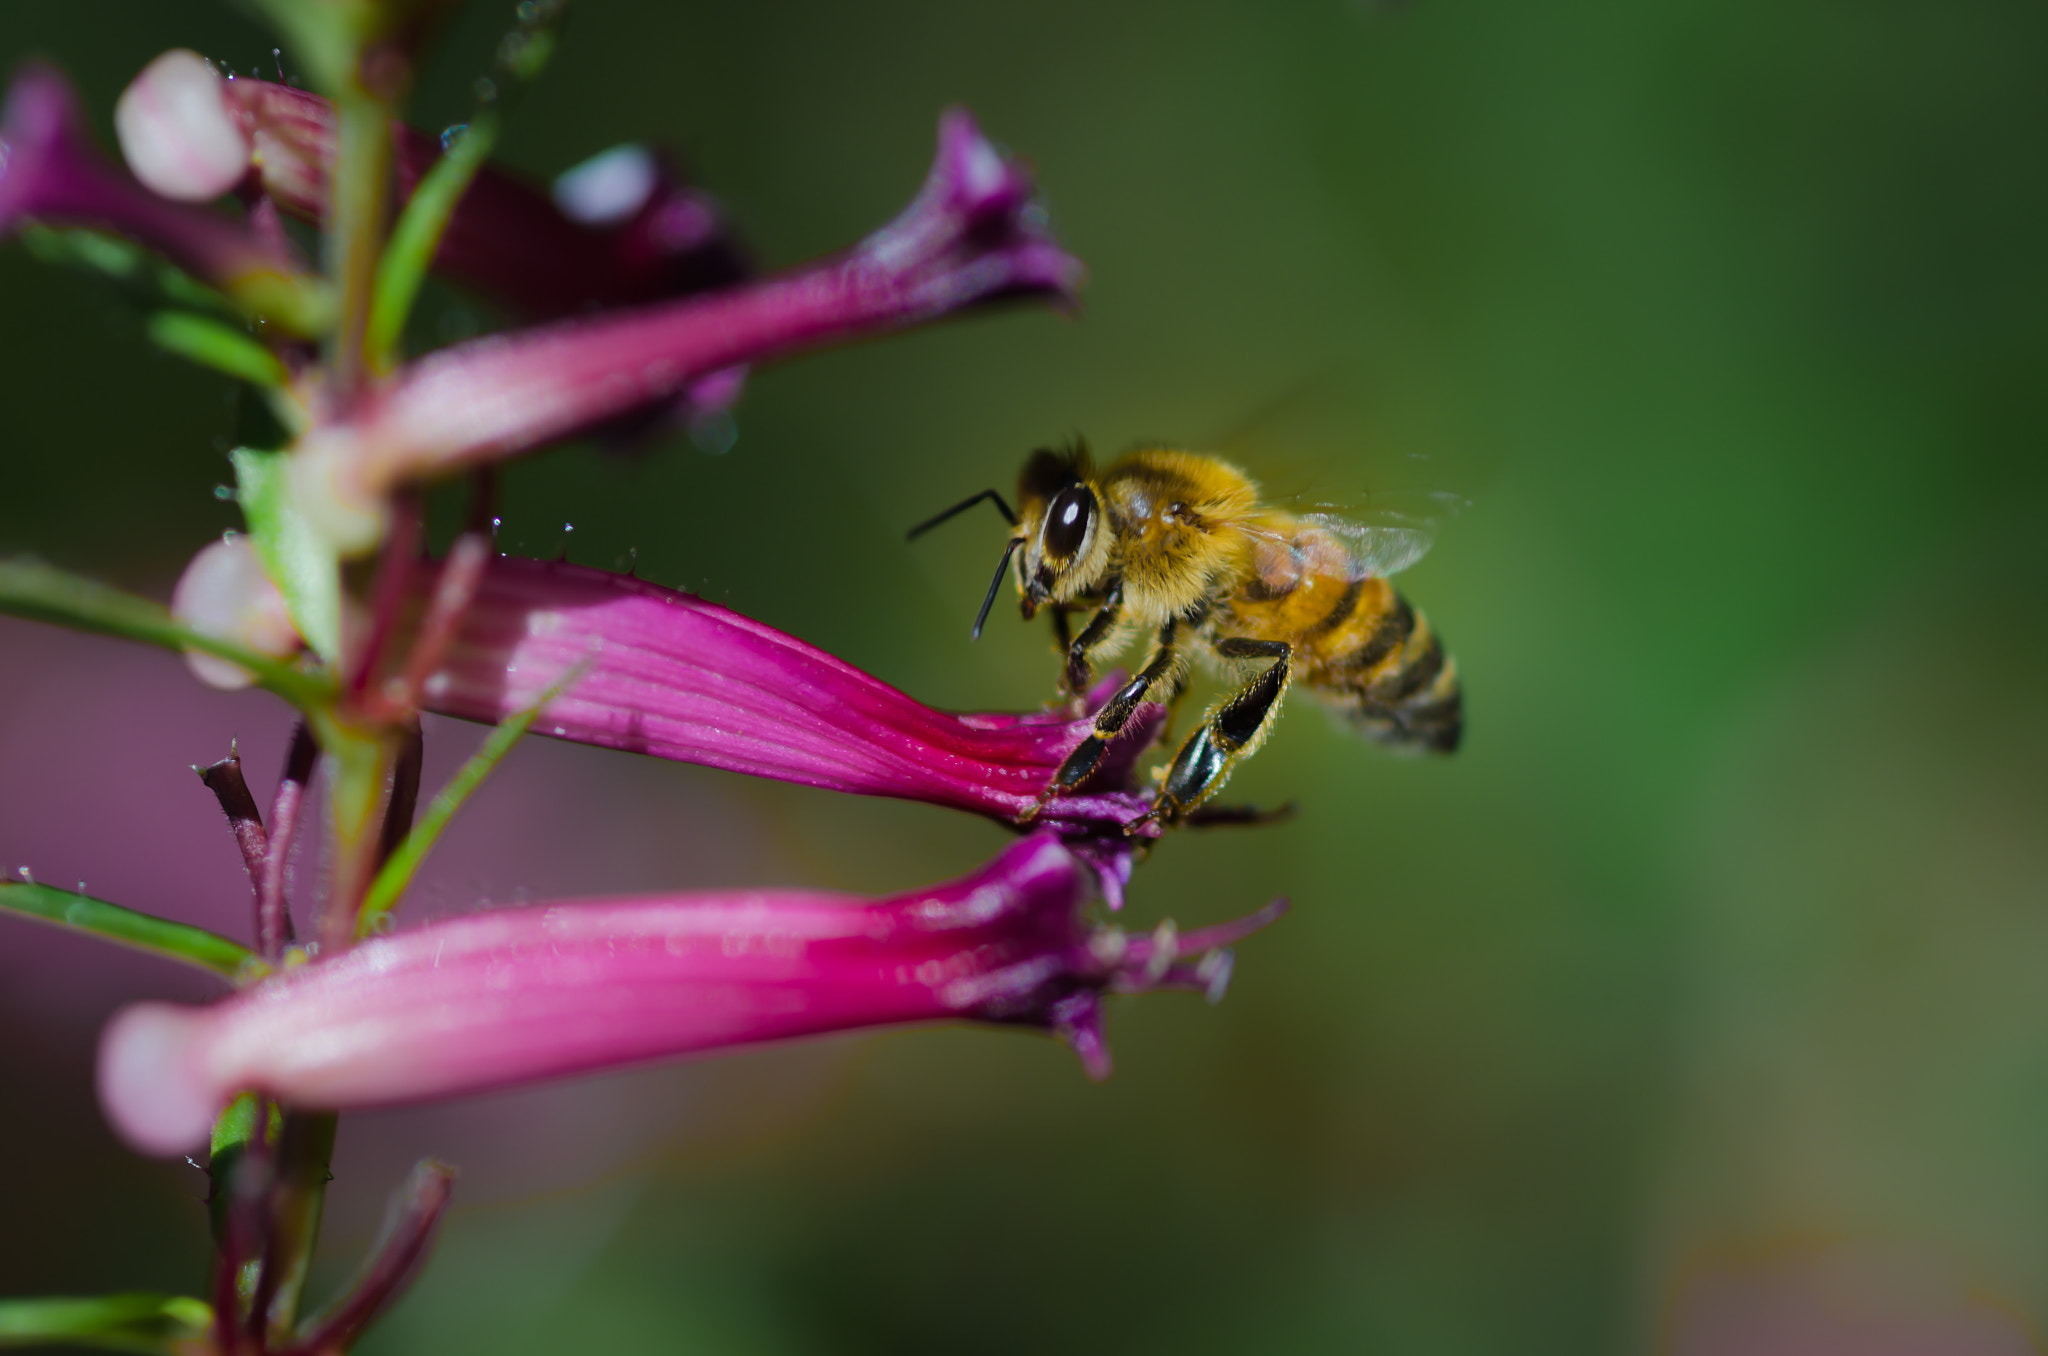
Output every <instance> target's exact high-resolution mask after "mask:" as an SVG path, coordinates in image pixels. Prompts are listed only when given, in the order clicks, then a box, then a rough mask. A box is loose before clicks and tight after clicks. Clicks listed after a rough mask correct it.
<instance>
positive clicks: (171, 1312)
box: [0, 1294, 213, 1352]
mask: <svg viewBox="0 0 2048 1356" xmlns="http://www.w3.org/2000/svg"><path fill="white" fill-rule="evenodd" d="M212 1327H213V1309H212V1307H211V1306H210V1305H208V1304H207V1303H206V1301H205V1300H198V1299H193V1298H192V1297H191V1296H189V1295H152V1294H126V1295H98V1296H94V1297H92V1298H90V1299H72V1298H51V1299H18V1300H0V1347H25V1346H75V1347H98V1348H99V1349H100V1350H102V1351H148V1352H175V1351H178V1350H180V1349H181V1348H185V1347H187V1346H188V1344H190V1343H195V1342H198V1341H201V1340H202V1339H204V1338H205V1337H206V1335H207V1333H208V1331H209V1330H210V1329H211V1328H212Z"/></svg>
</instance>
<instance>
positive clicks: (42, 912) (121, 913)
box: [0, 881, 270, 984]
mask: <svg viewBox="0 0 2048 1356" xmlns="http://www.w3.org/2000/svg"><path fill="white" fill-rule="evenodd" d="M0 909H8V910H11V911H12V912H14V913H18V914H21V915H22V916H24V917H27V918H37V919H41V920H42V921H43V922H46V923H55V924H56V925H57V926H59V927H66V928H72V929H74V930H76V931H79V932H90V933H92V934H93V935H95V936H98V937H104V938H106V939H107V940H108V941H110V942H119V943H121V944H122V945H123V946H132V947H134V948H135V949H136V950H138V951H148V952H151V953H153V954H155V955H158V956H164V957H167V958H168V959H171V960H179V961H184V962H185V963H186V964H187V965H196V966H198V967H199V968H200V969H202V970H211V971H212V972H213V973H215V974H217V975H219V976H221V977H222V978H224V979H227V980H230V981H232V982H233V983H236V984H246V983H248V982H249V981H250V980H253V979H258V978H261V977H262V976H264V975H266V974H269V973H270V967H269V966H268V965H265V964H264V963H263V961H262V960H261V959H260V958H258V957H257V955H256V953H255V952H253V951H251V950H249V949H248V948H247V947H245V946H243V945H241V944H240V943H238V942H232V941H229V940H228V939H227V938H226V937H223V936H221V935H220V934H219V933H217V932H208V931H207V930H206V929H205V928H195V927H190V926H188V925H186V924H184V923H173V922H171V921H170V920H169V919H168V918H157V917H154V916H153V915H150V914H146V913H137V912H136V911H135V910H133V909H124V908H122V907H121V906H120V905H119V904H109V903H108V902H107V901H106V900H104V899H94V898H93V897H92V896H90V895H81V894H74V893H73V892H72V891H70V890H59V889H57V888H56V887H54V886H50V885H38V884H36V883H35V882H33V881H0Z"/></svg>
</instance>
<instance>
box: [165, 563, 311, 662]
mask: <svg viewBox="0 0 2048 1356" xmlns="http://www.w3.org/2000/svg"><path fill="white" fill-rule="evenodd" d="M171 615H172V616H174V617H176V618H177V619H178V620H179V621H181V622H183V623H185V625H187V626H189V627H191V628H192V629H193V630H194V631H197V632H199V633H200V634H201V635H203V636H211V637H213V638H214V639H216V640H227V641H233V642H234V643H235V644H237V645H241V646H244V647H245V648H247V649H251V650H254V651H256V653H258V654H267V655H271V656H273V657H275V658H279V659H282V658H284V657H286V656H287V655H292V654H296V653H298V650H299V647H300V646H301V644H303V642H302V641H301V640H300V639H299V633H298V631H297V629H296V628H294V627H293V626H292V618H291V613H290V612H289V611H288V610H287V609H286V607H285V601H284V595H283V594H282V593H279V592H278V591H277V585H275V584H273V583H271V582H270V576H269V575H267V574H265V573H264V572H263V565H262V563H261V562H260V561H258V560H257V558H256V549H255V547H254V546H252V545H251V544H250V542H249V539H248V538H247V537H243V536H227V537H223V538H222V539H221V540H219V541H217V542H214V543H213V544H212V545H210V546H208V547H207V548H206V549H204V550H202V551H201V552H200V553H199V554H198V555H196V556H194V557H192V563H191V564H189V565H187V566H186V567H185V573H184V574H183V575H181V576H179V578H178V587H177V588H176V589H174V590H173V591H172V593H171ZM185 662H186V664H188V665H190V666H191V669H192V672H193V673H195V674H197V675H198V677H199V681H201V682H203V683H205V684H207V685H208V686H209V687H218V688H223V689H226V690H228V691H233V690H234V689H236V688H243V687H247V686H249V684H251V683H253V682H255V681H256V678H255V675H254V674H252V673H250V672H249V671H248V670H247V669H245V668H243V667H242V666H241V665H239V664H235V663H231V662H230V661H228V660H225V659H222V658H220V657H218V656H216V655H210V654H202V653H200V652H198V651H196V650H187V651H186V652H185Z"/></svg>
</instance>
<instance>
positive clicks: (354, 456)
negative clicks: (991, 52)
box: [292, 109, 1080, 553]
mask: <svg viewBox="0 0 2048 1356" xmlns="http://www.w3.org/2000/svg"><path fill="white" fill-rule="evenodd" d="M1079 279H1080V265H1079V263H1078V262H1077V261H1075V260H1074V258H1073V257H1072V256H1070V255H1068V254H1066V253H1065V252H1063V251H1062V250H1061V249H1060V248H1059V247H1058V246H1057V245H1055V244H1054V243H1053V241H1052V239H1051V238H1050V236H1049V235H1048V234H1047V232H1046V231H1045V228H1044V226H1043V223H1042V221H1041V219H1040V214H1039V212H1038V211H1037V209H1036V207H1035V205H1034V203H1033V200H1032V196H1031V181H1030V178H1029V176H1028V175H1026V174H1025V172H1024V171H1023V169H1022V168H1020V167H1019V166H1017V165H1016V164H1014V163H1012V162H1011V161H1008V160H1006V159H1004V158H1003V156H1002V155H1001V153H999V152H998V151H997V150H996V149H995V147H994V146H992V145H990V144H989V142H988V141H987V140H986V139H985V138H983V137H982V135H981V133H980V131H979V130H978V129H977V128H976V127H975V125H974V120H973V118H972V117H970V116H969V115H968V114H967V113H966V112H965V111H964V110H960V109H954V110H951V111H949V112H948V113H946V115H945V116H944V117H943V118H942V119H941V121H940V124H939V149H938V155H937V158H936V160H935V161H934V162H933V165H932V169H931V173H930V176H929V177H928V178H927V179H926V181H925V185H924V188H923V190H922V191H921V192H920V193H919V194H918V196H917V198H916V200H915V201H914V202H912V203H911V205H910V206H909V207H908V208H907V209H905V211H904V212H903V214H902V215H901V216H899V217H897V218H896V220H894V221H893V222H891V223H889V224H888V225H887V226H884V227H883V228H882V229H881V230H879V231H876V232H875V233H874V234H873V235H870V236H869V237H868V238H867V239H866V240H864V241H862V242H861V243H860V244H858V245H856V246H855V247H854V248H853V249H851V250H849V251H847V252H846V253H844V254H841V255H836V256H833V257H831V258H828V259H824V260H820V261H818V262H816V263H813V264H810V265H808V266H805V267H802V268H798V269H794V270H791V271H789V272H786V273H782V274H778V275H775V276H772V277H768V278H763V279H760V280H758V281H756V282H752V283H748V284H744V285H742V286H738V287H731V288H726V289H724V290H722V291H717V292H709V293H705V294H702V295H700V296H696V297H691V298H688V299H685V300H682V301H676V302H671V303H668V304H666V305H661V306H649V307H643V308H640V309H638V310H631V311H622V312H617V313H613V314H610V315H605V316H602V317H597V318H593V319H588V320H575V321H564V322H560V323H558V324H555V325H551V326H546V327H541V328H536V329H531V330H526V331H522V332H520V333H518V334H513V335H493V336H490V337H488V338H484V339H479V340H474V341H471V342H469V343H466V344H457V345H454V346H452V347H449V348H444V349H441V350H438V351H437V352H434V353H431V354H428V355H427V356H426V357H424V358H422V359H421V360H420V361H419V362H417V363H415V364H413V365H412V366H411V367H409V368H406V369H403V370H401V371H400V372H399V373H398V374H396V375H395V376H394V377H393V379H392V380H391V381H390V382H388V383H386V384H385V385H384V386H383V387H382V388H381V389H379V390H378V391H376V392H375V393H373V394H372V395H371V397H370V398H369V399H367V400H365V401H364V402H362V403H361V407H360V409H359V411H358V412H356V413H354V414H352V415H351V416H350V417H349V418H347V419H346V420H340V421H336V422H332V423H329V424H326V425H323V426H321V427H317V428H315V429H314V430H313V431H312V432H311V433H309V434H308V435H307V436H306V437H305V438H304V439H303V440H302V441H301V443H300V446H299V448H298V451H297V453H296V454H295V455H294V456H293V457H292V474H293V478H294V479H293V484H294V494H295V498H296V499H297V502H298V503H299V506H300V507H301V508H302V509H303V510H304V511H305V513H306V514H307V516H308V517H309V519H311V520H312V521H313V522H315V523H317V524H318V525H319V526H320V528H321V530H322V531H323V532H324V533H325V534H326V535H327V537H328V538H329V539H330V540H331V541H332V542H333V543H334V544H335V545H336V546H337V547H338V548H340V549H341V550H343V551H344V552H346V553H356V552H360V551H364V550H367V549H369V548H370V547H371V546H373V545H375V543H376V542H377V540H378V539H379V537H380V536H381V534H382V531H383V525H384V520H385V511H386V510H385V500H386V497H387V496H388V495H389V494H390V493H391V492H392V491H393V490H394V489H396V488H397V487H398V486H400V485H402V484H404V483H406V482H408V481H415V480H422V479H431V478H434V477H437V476H444V475H448V474H451V473H453V472H456V471H459V470H463V469H465V468H468V467H472V466H477V465H481V464H483V463H486V462H489V461H493V460H496V459H499V458H502V457H508V456H512V455H515V454H517V453H520V452H525V451H529V450H531V449H533V448H536V447H540V446H542V445H544V444H546V443H549V442H553V441H556V440H558V439H561V438H566V437H569V436H570V435H572V434H575V433H578V432H581V431H583V430H586V429H589V428H591V427H593V426H594V425H598V424H602V423H604V422H606V421H609V420H614V419H617V418H619V417H620V416H623V415H626V414H629V413H632V412H633V411H635V410H639V409H642V408H645V407H648V406H651V405H659V404H662V403H664V402H667V401H671V400H673V399H674V398H675V397H676V396H678V395H680V394H683V393H685V392H687V391H688V390H690V388H692V387H693V386H694V385H696V384H697V383H699V382H702V381H703V380H704V379H705V378H707V377H710V376H712V375H713V374H716V373H721V372H726V371H729V370H731V369H733V368H736V367H740V366H743V365H746V364H749V363H756V362H763V361H767V360H770V359H774V358H781V357H786V356H788V355H790V354H792V353H795V352H797V351H798V350H801V349H806V348H815V347H818V346H820V345H825V344H832V343H842V342H845V341H848V340H852V339H857V338H862V337H865V336H869V335H874V334H880V333H885V332H887V331H891V330H896V329H902V328H905V327H907V326H911V325H916V324H920V323H922V322H925V321H929V320H935V319H937V318H938V317H940V316H943V315H946V314H948V313H950V312H953V311H957V310H960V309H962V308H965V307H968V306H972V305H975V304H977V303H981V302H986V301H990V300H993V299H996V298H1000V297H1008V296H1018V295H1039V296H1051V297H1055V298H1064V297H1067V296H1070V295H1071V293H1072V290H1073V288H1074V287H1075V286H1076V284H1077V283H1078V282H1079Z"/></svg>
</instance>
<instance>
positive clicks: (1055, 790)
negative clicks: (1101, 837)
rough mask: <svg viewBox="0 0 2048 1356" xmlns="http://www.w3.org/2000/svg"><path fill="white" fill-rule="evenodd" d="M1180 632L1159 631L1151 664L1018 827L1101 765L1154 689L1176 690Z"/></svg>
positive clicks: (1174, 623)
mask: <svg viewBox="0 0 2048 1356" xmlns="http://www.w3.org/2000/svg"><path fill="white" fill-rule="evenodd" d="M1110 597H1111V599H1112V600H1119V595H1118V594H1117V593H1116V592H1112V593H1111V595H1110ZM1107 610H1108V605H1107V604H1105V605H1104V611H1107ZM1096 616H1097V618H1098V620H1099V619H1100V617H1101V616H1102V614H1101V613H1097V614H1096ZM1089 629H1090V630H1092V629H1094V623H1093V622H1090V623H1089ZM1179 629H1180V622H1179V620H1178V619H1177V618H1176V619H1173V620H1170V621H1168V622H1167V623H1166V625H1164V626H1162V627H1160V628H1159V641H1158V644H1157V646H1156V647H1155V648H1154V650H1153V652H1152V658H1151V660H1150V662H1148V663H1147V664H1146V665H1145V668H1144V670H1143V671H1142V672H1141V673H1139V674H1138V676H1137V677H1135V678H1133V679H1131V681H1130V682H1128V683H1125V684H1124V685H1123V688H1122V689H1121V690H1120V691H1118V693H1117V694H1116V695H1115V696H1114V697H1111V698H1110V699H1109V700H1108V701H1107V702H1106V703H1104V704H1103V707H1102V709H1101V710H1100V711H1098V712H1096V713H1095V728H1094V729H1093V730H1092V731H1090V732H1089V735H1088V737H1087V738H1086V739H1084V740H1082V741H1081V742H1080V743H1079V744H1078V745H1076V746H1075V748H1074V751H1073V752H1072V753H1070V754H1068V755H1067V761H1066V762H1064V763H1061V764H1060V770H1059V771H1058V772H1055V773H1054V774H1053V778H1052V781H1051V782H1050V783H1048V784H1047V786H1046V788H1045V790H1043V791H1041V792H1039V793H1038V800H1037V802H1036V803H1034V804H1033V805H1031V806H1029V807H1027V808H1026V809H1025V811H1024V813H1022V814H1020V815H1018V816H1017V822H1018V823H1020V824H1028V823H1030V822H1031V821H1032V820H1034V819H1036V818H1038V814H1039V812H1040V811H1041V810H1043V809H1045V807H1046V805H1047V803H1048V802H1050V801H1052V800H1053V799H1054V798H1055V797H1058V796H1063V795H1065V794H1066V793H1067V792H1069V791H1071V790H1073V789H1074V788H1075V787H1077V786H1079V785H1080V784H1081V783H1082V782H1084V781H1086V780H1087V779H1088V774H1089V773H1091V772H1093V771H1095V769H1096V768H1097V767H1098V766H1100V765H1101V763H1102V755H1103V754H1104V753H1106V752H1108V750H1109V744H1110V741H1111V740H1113V739H1115V738H1116V737H1117V735H1119V734H1121V733H1122V732H1123V728H1124V726H1126V725H1128V724H1130V722H1131V717H1132V716H1133V715H1135V714H1137V710H1138V707H1139V706H1141V705H1143V704H1144V701H1145V698H1146V697H1147V696H1148V695H1149V694H1150V693H1151V691H1152V688H1153V687H1154V685H1156V684H1158V683H1160V682H1162V681H1167V680H1169V679H1173V680H1176V683H1175V685H1176V686H1178V682H1177V679H1178V674H1177V672H1176V671H1177V669H1178V667H1179V664H1180V650H1179V647H1178V645H1177V643H1176V638H1175V637H1176V632H1178V630H1179ZM1087 638H1088V636H1087V632H1085V631H1084V632H1083V633H1082V635H1081V640H1084V641H1085V640H1086V639H1087ZM1079 645H1080V642H1079V641H1077V642H1076V643H1075V646H1076V648H1077V649H1078V648H1079Z"/></svg>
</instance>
